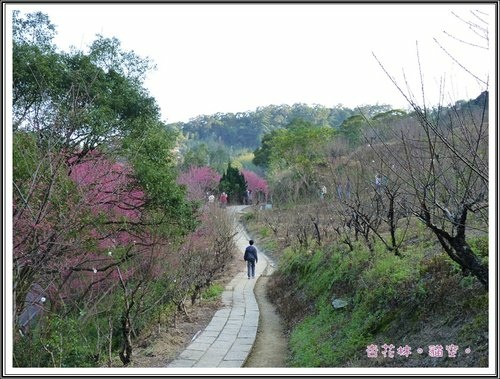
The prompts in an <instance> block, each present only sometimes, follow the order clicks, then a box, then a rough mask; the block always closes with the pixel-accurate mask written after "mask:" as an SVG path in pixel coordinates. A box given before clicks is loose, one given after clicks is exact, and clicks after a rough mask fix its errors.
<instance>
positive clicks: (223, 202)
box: [219, 192, 227, 208]
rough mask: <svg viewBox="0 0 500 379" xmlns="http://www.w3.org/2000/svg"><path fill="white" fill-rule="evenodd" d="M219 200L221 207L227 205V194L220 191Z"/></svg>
mask: <svg viewBox="0 0 500 379" xmlns="http://www.w3.org/2000/svg"><path fill="white" fill-rule="evenodd" d="M219 201H220V206H221V208H226V206H227V194H226V193H225V192H222V193H221V195H220V197H219Z"/></svg>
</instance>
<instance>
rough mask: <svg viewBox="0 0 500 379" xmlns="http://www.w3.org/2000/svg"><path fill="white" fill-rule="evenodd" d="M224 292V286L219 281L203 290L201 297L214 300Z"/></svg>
mask: <svg viewBox="0 0 500 379" xmlns="http://www.w3.org/2000/svg"><path fill="white" fill-rule="evenodd" d="M222 292H224V287H223V286H222V285H220V284H218V283H213V284H211V285H210V286H209V287H208V288H207V289H205V290H204V291H203V292H202V294H201V297H202V298H203V299H205V300H214V299H218V298H219V297H220V295H221V294H222Z"/></svg>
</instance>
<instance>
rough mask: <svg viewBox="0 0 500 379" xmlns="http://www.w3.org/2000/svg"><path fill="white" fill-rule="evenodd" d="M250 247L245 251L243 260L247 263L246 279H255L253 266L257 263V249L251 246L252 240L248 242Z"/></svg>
mask: <svg viewBox="0 0 500 379" xmlns="http://www.w3.org/2000/svg"><path fill="white" fill-rule="evenodd" d="M248 243H249V244H250V245H248V246H247V248H246V249H245V255H244V256H243V259H244V260H245V261H246V262H247V270H248V279H250V278H255V264H256V263H257V261H258V259H257V248H256V247H255V246H254V245H253V240H250V241H248Z"/></svg>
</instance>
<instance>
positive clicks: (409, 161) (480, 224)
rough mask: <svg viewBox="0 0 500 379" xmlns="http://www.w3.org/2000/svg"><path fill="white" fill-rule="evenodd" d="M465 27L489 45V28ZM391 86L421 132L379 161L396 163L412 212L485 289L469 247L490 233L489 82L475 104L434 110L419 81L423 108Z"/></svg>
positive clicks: (482, 270) (483, 271) (403, 137)
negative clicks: (474, 237)
mask: <svg viewBox="0 0 500 379" xmlns="http://www.w3.org/2000/svg"><path fill="white" fill-rule="evenodd" d="M469 25H470V27H471V28H473V31H475V32H477V33H476V34H477V35H481V36H483V38H484V39H485V40H486V42H487V38H488V35H487V25H486V26H485V27H483V26H479V25H478V24H476V23H470V24H469ZM474 25H476V26H474ZM485 31H486V32H485ZM485 33H486V34H485ZM435 41H436V42H437V43H439V42H438V41H437V40H435ZM439 46H440V47H441V48H442V45H441V44H440V45H439ZM486 46H487V43H486ZM417 52H418V49H417ZM453 59H454V60H455V61H458V60H457V58H455V57H453ZM379 64H380V65H381V67H382V69H383V70H384V71H385V72H386V73H387V71H386V70H385V68H384V66H383V65H382V64H381V63H380V62H379ZM419 66H420V61H419ZM463 68H464V70H465V71H466V73H467V74H470V75H473V74H472V72H471V71H470V70H467V69H466V68H465V67H463ZM473 76H474V75H473ZM389 77H390V76H389ZM420 77H421V78H422V68H420ZM390 78H391V77H390ZM391 80H392V81H393V83H394V84H395V86H396V87H397V88H398V90H399V91H400V92H401V93H402V95H403V96H404V97H405V98H406V100H407V101H408V103H409V104H410V106H411V108H412V109H413V117H414V119H415V120H416V121H417V122H418V126H419V128H418V130H414V131H411V132H410V133H408V134H405V133H401V134H400V136H399V138H398V139H399V142H398V144H397V148H391V147H390V146H388V145H385V147H386V149H385V153H384V158H383V159H384V160H385V161H386V162H388V161H389V160H394V159H396V160H397V161H399V163H400V165H398V168H397V169H394V170H393V174H394V175H397V176H398V178H399V180H401V181H402V182H404V183H405V186H406V191H408V195H409V196H411V197H412V201H411V202H409V203H410V204H411V212H412V213H413V214H414V215H415V216H416V217H417V218H418V219H420V220H421V221H422V222H423V223H424V224H425V225H426V226H427V227H428V228H429V229H430V230H431V231H432V232H433V233H434V235H435V236H436V237H437V239H438V240H439V242H440V244H441V246H442V247H443V249H444V251H445V252H446V253H447V254H448V256H449V257H450V258H451V259H452V260H453V261H455V262H457V263H458V264H459V265H460V267H461V268H462V270H463V271H464V273H466V274H468V273H471V274H472V275H474V276H475V277H477V279H478V280H479V281H480V282H481V283H482V284H483V286H484V287H485V288H488V267H487V265H486V264H485V263H483V262H482V261H481V259H480V258H479V257H478V256H476V254H475V253H474V251H473V250H472V248H471V245H470V241H469V238H470V235H471V234H474V235H487V229H488V91H487V90H488V85H487V82H488V80H487V79H481V80H480V82H481V83H483V84H484V86H485V87H484V90H483V92H482V93H481V95H480V96H479V97H477V98H476V99H475V100H471V101H469V102H460V103H455V105H453V106H448V107H443V106H442V105H439V106H438V107H436V108H433V109H429V108H427V106H426V105H425V102H426V98H425V91H424V83H423V80H422V79H421V92H422V99H423V100H422V104H423V105H419V104H418V103H417V101H416V100H415V97H414V96H413V95H412V92H411V90H410V89H409V88H408V90H406V91H405V90H403V89H402V87H401V86H400V85H399V84H398V83H397V82H396V81H395V79H392V78H391ZM478 82H479V81H478ZM440 91H442V89H440ZM441 98H443V97H442V96H441ZM389 167H390V166H389Z"/></svg>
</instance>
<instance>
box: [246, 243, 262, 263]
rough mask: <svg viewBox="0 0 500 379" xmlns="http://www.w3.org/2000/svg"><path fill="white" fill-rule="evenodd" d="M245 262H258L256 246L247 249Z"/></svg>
mask: <svg viewBox="0 0 500 379" xmlns="http://www.w3.org/2000/svg"><path fill="white" fill-rule="evenodd" d="M243 259H244V260H245V261H255V262H257V260H258V259H257V249H256V248H255V246H253V245H250V246H248V247H247V248H246V249H245V255H244V256H243Z"/></svg>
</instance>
